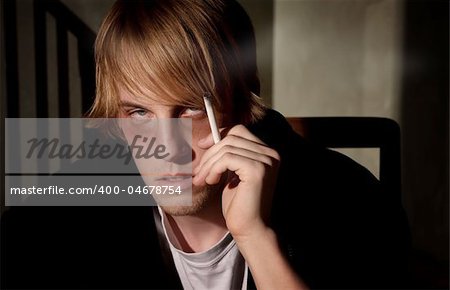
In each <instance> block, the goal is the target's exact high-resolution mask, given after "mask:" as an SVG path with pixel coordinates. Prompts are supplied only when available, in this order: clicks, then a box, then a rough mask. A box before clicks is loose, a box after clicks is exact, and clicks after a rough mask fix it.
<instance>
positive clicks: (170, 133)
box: [158, 119, 192, 164]
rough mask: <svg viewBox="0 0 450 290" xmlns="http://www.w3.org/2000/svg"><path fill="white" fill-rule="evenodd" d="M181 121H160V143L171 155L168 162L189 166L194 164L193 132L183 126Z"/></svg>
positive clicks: (167, 159) (166, 158)
mask: <svg viewBox="0 0 450 290" xmlns="http://www.w3.org/2000/svg"><path fill="white" fill-rule="evenodd" d="M182 123H183V122H182V121H181V122H180V121H179V119H159V120H158V139H159V140H158V143H159V144H162V145H164V146H165V148H166V152H167V153H169V155H168V156H167V157H165V158H164V160H166V161H167V162H172V163H177V164H187V163H190V162H192V146H191V141H192V136H191V135H192V130H188V128H187V127H186V126H183V124H182Z"/></svg>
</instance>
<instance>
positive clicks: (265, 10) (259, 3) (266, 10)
mask: <svg viewBox="0 0 450 290" xmlns="http://www.w3.org/2000/svg"><path fill="white" fill-rule="evenodd" d="M238 2H239V3H240V4H241V5H242V7H244V9H245V10H246V11H247V13H248V14H249V16H250V18H251V20H252V22H253V26H254V28H255V34H256V46H257V57H258V70H259V78H260V80H261V97H262V98H263V100H264V103H265V104H266V105H267V106H272V91H273V89H272V80H273V75H272V74H273V30H274V0H238Z"/></svg>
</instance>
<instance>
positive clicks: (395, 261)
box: [1, 110, 409, 289]
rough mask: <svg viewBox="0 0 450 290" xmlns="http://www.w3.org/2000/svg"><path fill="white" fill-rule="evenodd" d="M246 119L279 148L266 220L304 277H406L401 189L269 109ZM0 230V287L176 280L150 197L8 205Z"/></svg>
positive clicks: (325, 281) (363, 284)
mask: <svg viewBox="0 0 450 290" xmlns="http://www.w3.org/2000/svg"><path fill="white" fill-rule="evenodd" d="M249 129H250V130H251V131H252V132H253V133H254V134H255V135H257V136H258V137H260V138H261V139H262V140H263V141H264V142H265V143H267V144H268V145H269V146H271V147H272V148H274V149H276V150H277V151H278V152H279V154H280V156H281V166H280V172H279V177H278V183H277V188H276V192H275V195H274V201H273V209H272V219H271V223H272V224H271V226H272V228H273V229H274V230H275V231H276V233H277V235H278V239H279V243H280V246H281V248H282V250H283V251H284V253H285V254H286V256H287V257H288V259H289V261H290V263H291V265H292V266H293V267H294V269H295V270H296V271H297V273H298V274H299V276H300V277H301V278H302V279H303V280H304V282H305V283H306V284H307V285H308V286H310V287H312V288H334V289H335V288H358V289H361V288H399V287H402V286H404V284H403V283H404V278H405V268H406V255H407V251H408V246H409V235H408V227H407V222H406V218H405V214H404V211H403V209H402V207H401V205H400V204H398V196H393V194H398V193H392V192H388V191H387V190H383V189H382V188H381V187H380V183H379V182H378V180H377V179H376V178H375V177H373V176H372V175H371V174H370V173H369V172H368V171H367V170H366V169H365V168H363V167H362V166H360V165H359V164H357V163H356V162H354V161H352V160H351V159H349V158H347V157H345V156H344V155H341V154H339V153H336V152H334V151H331V150H327V149H325V148H321V147H317V146H314V145H312V144H310V143H308V142H307V141H306V140H304V139H303V138H302V137H301V136H299V135H298V134H296V133H294V131H293V130H292V129H291V127H290V126H289V125H288V123H287V121H286V120H285V118H284V117H283V116H281V115H280V114H279V113H277V112H275V111H273V110H269V111H268V113H267V115H266V117H265V118H264V119H263V120H262V121H260V122H258V123H257V124H255V125H252V126H250V127H249ZM1 234H2V236H1V242H2V244H1V271H2V277H1V283H2V288H3V287H4V288H59V289H64V288H89V289H95V288H104V289H121V288H122V289H136V288H139V289H144V288H145V289H153V288H158V289H160V288H181V284H180V281H179V278H178V276H177V274H176V270H175V269H174V267H173V263H172V261H171V257H170V253H169V252H168V251H167V249H166V250H165V249H164V244H161V243H160V241H159V239H158V235H157V230H156V228H155V222H154V218H153V210H152V208H150V207H33V208H32V207H27V208H25V207H15V208H11V209H9V210H8V211H7V212H6V213H5V214H4V215H3V216H2V221H1ZM249 287H250V288H253V287H254V284H253V281H252V279H251V277H250V281H249Z"/></svg>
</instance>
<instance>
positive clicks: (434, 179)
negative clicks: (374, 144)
mask: <svg viewBox="0 0 450 290" xmlns="http://www.w3.org/2000/svg"><path fill="white" fill-rule="evenodd" d="M448 17H449V2H448V1H446V0H441V1H439V0H423V1H406V3H405V26H404V27H405V30H404V47H403V50H404V56H403V70H404V71H403V80H402V96H401V123H402V127H403V132H402V134H403V136H402V144H403V146H402V153H403V156H402V159H403V162H402V163H403V166H402V167H403V170H402V172H403V176H402V177H403V193H404V201H405V204H406V208H407V209H408V214H409V218H410V225H411V232H412V238H413V249H414V250H413V253H412V256H411V271H412V274H413V277H414V278H413V279H414V281H413V283H414V284H413V286H414V288H448V287H449V284H448V271H449V268H448V257H449V256H448V255H449V253H448V249H449V248H448V245H449V233H448V231H449V215H448V202H449V199H448V192H449V165H448V158H449V155H448V149H449V19H448Z"/></svg>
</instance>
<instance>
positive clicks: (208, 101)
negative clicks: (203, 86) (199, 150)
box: [203, 93, 220, 144]
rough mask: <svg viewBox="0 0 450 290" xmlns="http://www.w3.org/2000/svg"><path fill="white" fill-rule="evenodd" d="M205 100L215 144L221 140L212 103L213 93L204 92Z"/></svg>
mask: <svg viewBox="0 0 450 290" xmlns="http://www.w3.org/2000/svg"><path fill="white" fill-rule="evenodd" d="M203 101H205V108H206V114H207V115H208V120H209V126H210V127H211V132H212V135H213V140H214V144H216V143H218V142H219V141H220V133H219V128H218V127H217V123H216V117H215V115H214V110H213V107H212V104H211V95H210V94H209V93H204V94H203Z"/></svg>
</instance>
